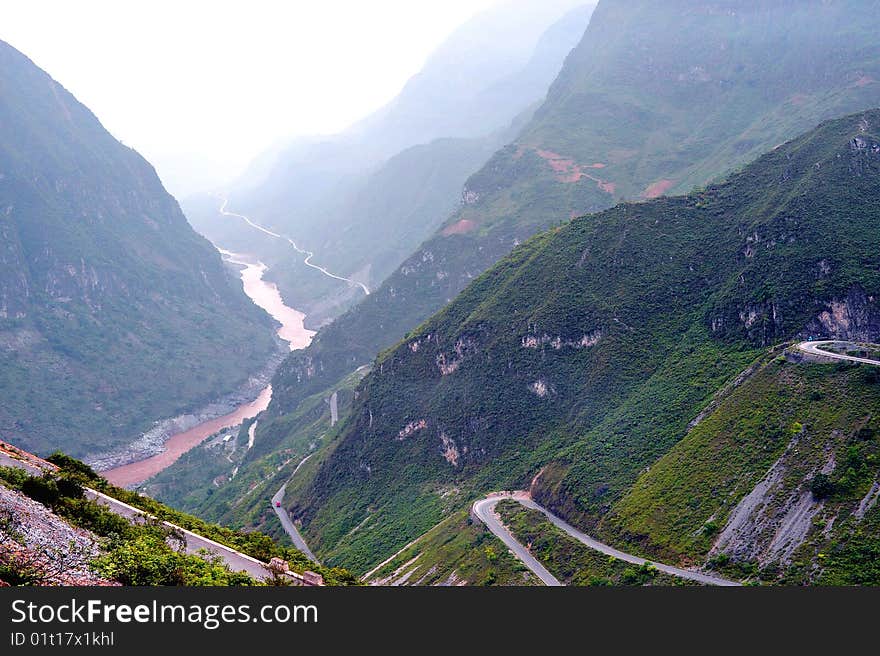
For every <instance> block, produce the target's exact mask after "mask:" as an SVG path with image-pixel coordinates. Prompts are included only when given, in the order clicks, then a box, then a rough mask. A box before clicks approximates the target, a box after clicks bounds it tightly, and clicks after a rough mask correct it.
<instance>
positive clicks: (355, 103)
mask: <svg viewBox="0 0 880 656" xmlns="http://www.w3.org/2000/svg"><path fill="white" fill-rule="evenodd" d="M496 2H497V0H287V1H282V0H235V1H231V0H210V1H209V0H148V1H146V0H75V1H72V0H2V2H0V39H2V40H4V41H8V42H9V43H10V44H12V45H13V46H14V47H16V48H18V49H19V50H21V51H22V52H24V54H26V55H27V56H28V57H30V58H31V59H33V60H34V61H35V62H36V63H37V64H38V65H39V66H40V67H42V68H44V69H45V70H46V71H48V72H49V74H50V75H52V77H54V78H55V79H56V80H58V81H59V82H60V83H61V84H63V85H64V86H65V87H66V88H67V89H68V90H69V91H71V92H72V93H73V94H74V95H75V96H77V98H79V100H80V101H82V102H83V103H85V104H86V105H87V106H89V108H91V109H92V111H94V112H95V114H97V116H98V118H99V119H101V121H102V123H103V124H104V126H105V127H107V128H108V129H109V130H110V131H111V132H112V133H113V134H114V136H116V137H117V138H118V139H120V140H121V141H123V142H124V143H126V144H128V145H130V146H132V147H134V148H136V149H137V150H138V151H139V152H140V153H142V154H143V155H144V156H145V157H147V159H149V160H150V161H151V162H152V163H153V164H155V165H156V167H157V169H158V171H159V174H160V175H161V176H162V178H163V181H164V182H165V183H166V185H167V186H168V187H169V189H170V190H171V191H172V192H173V193H177V194H179V195H184V194H186V193H190V192H192V191H195V190H196V189H198V188H199V187H202V186H205V185H211V184H215V183H216V181H218V180H223V179H226V178H229V177H232V176H234V175H235V174H236V173H237V172H239V170H240V169H243V168H244V167H245V166H246V165H247V163H248V162H249V161H250V159H251V158H253V157H254V156H256V155H257V154H259V153H260V152H262V151H263V150H264V149H265V148H266V147H267V146H269V145H271V144H272V143H273V142H274V141H276V140H277V139H279V138H281V137H285V136H293V135H299V134H317V133H332V132H335V131H338V130H341V129H343V128H345V127H346V126H347V125H349V124H351V123H352V122H354V121H355V120H356V119H358V118H360V117H362V116H364V115H366V114H367V113H369V112H370V111H371V110H373V109H376V108H378V107H380V106H381V105H383V104H384V103H386V102H388V101H389V100H390V99H391V98H393V97H394V96H395V95H396V94H397V92H398V91H399V90H400V88H401V87H402V86H403V84H404V83H405V82H406V80H407V78H409V77H410V76H411V75H413V74H414V73H416V72H417V71H418V70H419V69H420V68H421V66H422V64H423V63H424V61H425V59H426V57H427V56H428V55H429V54H430V52H431V51H432V50H433V49H434V48H435V47H436V46H437V45H439V44H440V43H441V42H442V41H443V39H444V38H445V37H446V36H448V34H449V33H450V32H452V31H453V30H454V29H455V28H456V27H457V26H458V25H460V24H461V23H463V22H465V21H466V20H467V19H468V18H470V17H471V16H472V15H474V14H475V13H477V12H479V11H481V10H483V9H485V8H487V7H489V6H491V5H493V4H496Z"/></svg>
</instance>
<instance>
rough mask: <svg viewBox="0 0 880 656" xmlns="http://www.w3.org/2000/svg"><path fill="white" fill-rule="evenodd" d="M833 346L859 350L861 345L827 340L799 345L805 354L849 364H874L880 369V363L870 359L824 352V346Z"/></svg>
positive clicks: (874, 345) (879, 347) (875, 346)
mask: <svg viewBox="0 0 880 656" xmlns="http://www.w3.org/2000/svg"><path fill="white" fill-rule="evenodd" d="M832 344H840V345H841V346H852V347H853V348H859V347H860V346H861V345H859V344H855V343H853V342H841V341H837V340H827V341H822V342H801V343H800V344H798V345H797V347H798V349H799V350H801V351H803V352H804V353H809V354H810V355H818V356H820V357H823V358H831V359H832V360H846V361H848V362H861V363H862V364H872V365H874V366H875V367H880V361H878V360H869V359H868V358H856V357H853V356H851V355H844V354H842V353H832V352H831V351H823V350H822V348H821V347H822V346H830V345H832ZM869 346H873V347H874V348H878V349H880V346H877V345H876V344H870V345H869Z"/></svg>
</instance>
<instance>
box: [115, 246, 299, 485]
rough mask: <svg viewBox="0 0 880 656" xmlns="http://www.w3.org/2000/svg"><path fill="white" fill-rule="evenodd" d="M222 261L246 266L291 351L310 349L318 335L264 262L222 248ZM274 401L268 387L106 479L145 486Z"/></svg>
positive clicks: (250, 283)
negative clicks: (269, 276) (267, 275)
mask: <svg viewBox="0 0 880 656" xmlns="http://www.w3.org/2000/svg"><path fill="white" fill-rule="evenodd" d="M220 253H221V254H222V255H223V259H224V260H226V261H227V262H230V263H232V264H236V265H238V266H241V267H243V268H242V270H241V281H242V285H243V287H244V291H245V294H247V295H248V296H249V297H250V299H251V300H252V301H253V302H254V304H255V305H257V306H258V307H260V308H262V309H263V310H265V311H266V312H267V313H269V315H271V316H272V318H274V319H275V320H276V321H277V322H278V323H280V324H281V327H280V328H279V329H278V336H279V337H280V338H281V339H283V340H284V341H286V342H287V343H288V344H290V350H291V351H295V350H297V349H302V348H305V347H306V346H308V345H309V344H310V343H311V341H312V337H314V335H315V332H314V331H312V330H308V329H306V327H305V326H304V325H303V321H304V320H305V315H304V314H303V313H302V312H299V311H298V310H295V309H293V308H291V307H288V306H287V305H285V304H284V300H283V299H282V298H281V293H280V292H279V291H278V287H276V286H275V284H274V283H271V282H267V281H265V280H263V276H264V275H265V273H266V268H267V267H266V265H265V264H263V263H262V262H259V261H255V260H251V259H249V258H248V257H247V256H244V255H239V254H238V253H232V252H230V251H225V250H223V249H220ZM271 400H272V386H271V385H268V386H266V387H265V388H264V389H263V390H262V391H261V392H260V395H259V396H258V397H257V398H256V399H254V400H253V401H251V402H250V403H245V404H242V405H240V406H239V407H237V408H236V409H235V410H233V411H232V412H230V413H229V414H227V415H224V416H222V417H217V418H216V419H212V420H210V421H206V422H203V423H201V424H199V425H198V426H194V427H193V428H190V429H189V430H187V431H183V432H182V433H177V434H176V435H172V436H171V437H170V438H169V439H168V441H167V442H165V450H164V451H162V453H159V454H157V455H155V456H152V457H150V458H146V459H144V460H139V461H138V462H132V463H130V464H127V465H123V466H121V467H116V468H114V469H109V470H107V471H105V472H103V473H102V475H103V476H104V478H106V479H107V480H108V481H110V482H111V483H113V484H114V485H118V486H120V487H128V486H131V485H137V484H139V483H143V482H144V481H145V480H147V479H148V478H150V477H151V476H155V475H156V474H158V473H159V472H160V471H162V470H163V469H165V468H167V467H169V466H170V465H172V464H174V462H175V461H176V460H177V459H178V458H180V456H182V455H183V454H184V453H186V452H187V451H189V450H190V449H192V448H193V447H196V446H198V445H199V444H201V443H202V442H203V441H204V440H206V439H207V438H209V437H210V436H211V435H214V434H216V433H218V432H220V431H222V430H225V429H227V428H232V427H233V426H238V425H239V424H241V423H242V422H243V421H245V420H246V419H251V418H253V417H256V416H257V415H258V414H260V413H261V412H263V410H265V409H266V408H268V407H269V401H271Z"/></svg>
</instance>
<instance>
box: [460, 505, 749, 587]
mask: <svg viewBox="0 0 880 656" xmlns="http://www.w3.org/2000/svg"><path fill="white" fill-rule="evenodd" d="M502 499H513V500H514V501H517V502H519V503H521V504H522V505H523V506H525V507H526V508H531V509H533V510H537V511H538V512H541V513H543V514H544V515H545V516H546V517H547V519H549V520H550V522H551V523H552V524H554V525H555V526H557V527H558V528H560V529H562V530H563V531H565V532H566V533H567V534H568V535H570V536H571V537H573V538H574V539H575V540H578V541H579V542H581V543H582V544H584V545H586V546H587V547H589V548H590V549H595V550H596V551H598V552H600V553H603V554H606V555H608V556H614V557H615V558H617V559H618V560H623V561H625V562H628V563H632V564H633V565H642V564H644V563H650V564H651V565H653V566H654V567H656V568H657V569H658V570H660V571H661V572H663V573H665V574H669V575H671V576H677V577H679V578H683V579H688V580H690V581H697V582H698V583H704V584H706V585H718V586H738V585H740V584H739V583H737V582H736V581H730V580H728V579H724V578H721V577H719V576H712V575H710V574H704V573H702V572H696V571H693V570H689V569H682V568H680V567H673V566H672V565H664V564H663V563H658V562H656V561H653V560H646V559H645V558H640V557H638V556H633V555H632V554H628V553H625V552H623V551H620V550H618V549H615V548H614V547H610V546H608V545H607V544H604V543H602V542H599V541H598V540H595V539H594V538H591V537H590V536H589V535H587V534H586V533H583V532H581V531H579V530H578V529H576V528H575V527H573V526H572V525H571V524H569V523H567V522H566V521H564V520H562V519H560V518H559V517H557V516H556V515H554V514H553V513H551V512H550V511H549V510H547V509H546V508H544V507H543V506H539V505H538V504H537V503H535V502H534V501H532V499H531V498H530V497H529V494H528V492H502V493H498V494H494V495H490V496H488V497H486V498H485V499H481V500H479V501H477V502H476V503H474V514H476V515H477V517H479V518H480V519H481V520H482V521H483V522H484V523H485V524H486V526H487V527H488V528H489V530H490V531H492V532H493V533H494V534H495V535H497V536H498V537H499V538H501V540H502V541H503V542H504V543H505V544H506V545H507V546H508V547H510V548H511V549H512V550H513V552H514V554H516V556H517V557H518V558H519V559H520V560H522V561H523V563H524V564H525V565H526V567H528V568H529V569H530V570H532V572H534V573H535V574H536V575H537V576H538V578H540V579H541V580H542V581H544V582H545V583H546V584H547V585H561V584H560V583H559V581H558V580H557V579H556V578H554V577H553V575H552V574H550V573H549V572H547V570H546V569H545V568H544V567H543V566H542V565H541V564H540V563H538V561H537V560H535V558H534V557H532V555H531V554H529V553H528V551H526V549H525V547H523V546H522V545H521V544H520V543H519V542H517V541H516V540H515V539H514V538H513V536H512V535H511V534H510V532H509V531H508V530H507V528H505V527H504V526H503V525H502V524H501V522H500V521H498V518H497V516H496V515H495V513H494V508H495V505H496V504H497V503H498V502H499V501H501V500H502ZM487 518H488V520H487ZM499 529H500V530H499ZM511 542H512V543H513V544H511ZM513 545H516V548H514V546H513ZM523 556H526V557H523ZM536 563H537V565H538V567H539V568H540V569H536V568H535V567H533V565H534V564H536ZM545 575H546V576H549V577H550V578H549V579H547V578H545ZM550 580H552V581H555V583H551V582H549V581H550Z"/></svg>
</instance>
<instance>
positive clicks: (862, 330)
mask: <svg viewBox="0 0 880 656" xmlns="http://www.w3.org/2000/svg"><path fill="white" fill-rule="evenodd" d="M805 332H806V333H807V334H809V335H816V336H820V337H827V338H829V339H841V340H848V341H854V342H877V341H880V303H877V299H876V298H875V297H874V296H868V294H866V293H865V291H864V290H863V289H862V288H861V287H854V288H853V289H852V290H850V292H849V294H847V295H846V296H845V297H844V298H842V299H834V300H832V301H831V302H830V303H828V304H827V306H826V309H825V310H823V311H822V312H821V313H820V314H819V316H817V317H816V319H815V320H814V321H812V322H810V324H809V325H808V326H807V327H806V329H805Z"/></svg>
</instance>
